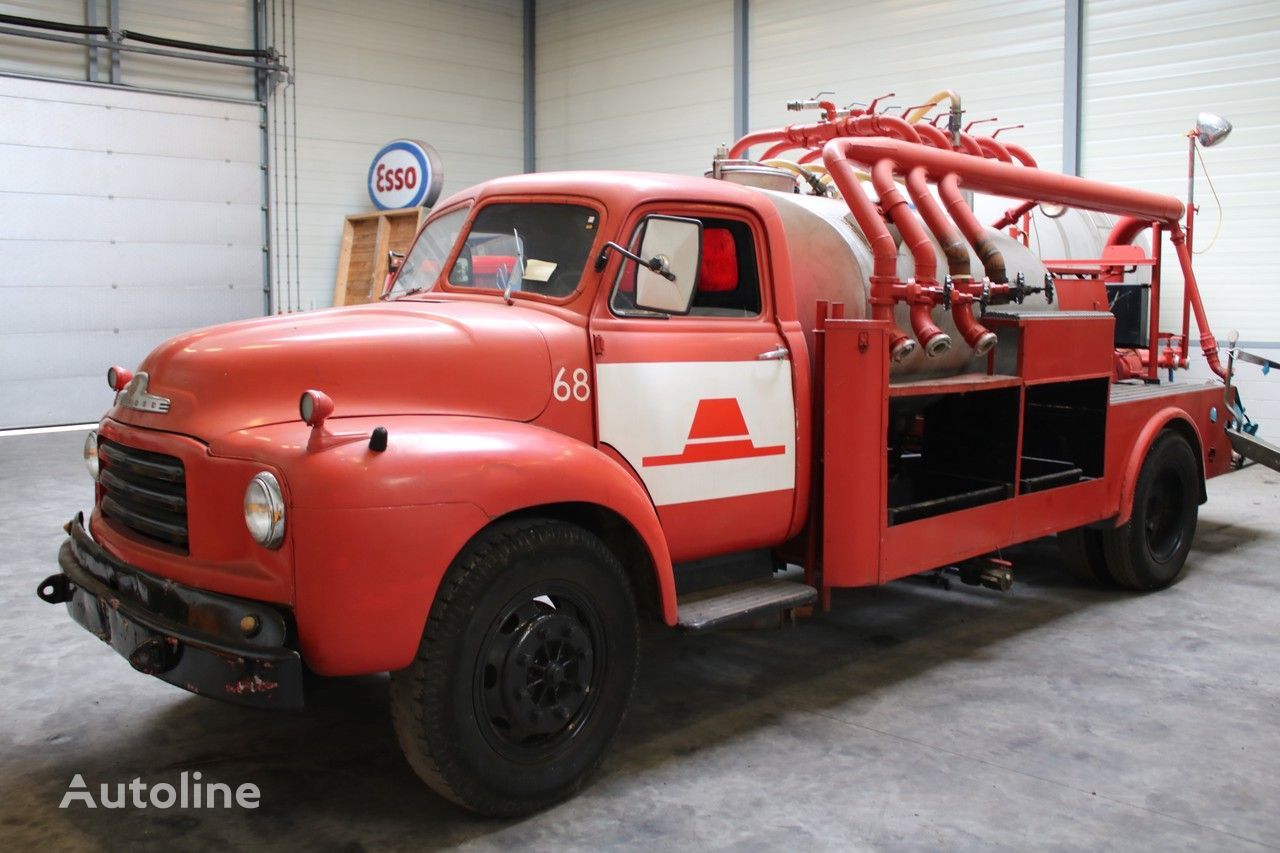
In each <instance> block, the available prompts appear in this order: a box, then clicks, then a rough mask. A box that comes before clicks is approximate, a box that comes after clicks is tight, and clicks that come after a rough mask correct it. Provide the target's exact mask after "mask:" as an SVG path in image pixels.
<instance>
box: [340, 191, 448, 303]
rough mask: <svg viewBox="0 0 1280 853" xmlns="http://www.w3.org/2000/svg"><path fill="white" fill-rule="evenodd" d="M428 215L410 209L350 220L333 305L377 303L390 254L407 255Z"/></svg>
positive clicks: (420, 209)
mask: <svg viewBox="0 0 1280 853" xmlns="http://www.w3.org/2000/svg"><path fill="white" fill-rule="evenodd" d="M428 212H429V210H428V209H427V208H425V207H410V208H405V209H404V210H379V211H376V212H374V213H356V214H352V215H351V216H348V217H347V221H346V223H345V224H344V225H343V226H342V247H341V249H340V250H339V252H338V280H337V284H336V285H335V286H334V289H333V304H334V305H360V304H362V303H364V302H372V301H373V300H374V299H377V298H378V295H379V294H380V293H382V283H383V281H385V280H386V277H387V252H390V251H394V252H407V251H408V250H409V245H410V244H411V243H412V242H413V237H414V235H415V234H417V233H418V226H419V225H421V224H422V220H423V219H425V218H426V216H427V213H428Z"/></svg>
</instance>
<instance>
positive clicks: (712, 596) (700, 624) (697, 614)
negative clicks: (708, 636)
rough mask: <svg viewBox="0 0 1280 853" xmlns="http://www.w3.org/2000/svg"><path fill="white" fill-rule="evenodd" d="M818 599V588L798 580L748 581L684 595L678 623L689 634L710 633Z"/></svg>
mask: <svg viewBox="0 0 1280 853" xmlns="http://www.w3.org/2000/svg"><path fill="white" fill-rule="evenodd" d="M817 599H818V591H817V590H816V589H814V588H813V587H811V586H806V585H805V584H802V583H796V582H795V581H787V580H779V579H777V578H764V579H762V580H755V581H747V582H745V583H736V584H732V585H730V586H722V587H717V588H715V589H708V590H705V591H703V592H695V593H690V594H689V595H684V596H681V597H680V599H679V613H678V616H677V619H676V624H678V625H679V626H680V627H681V628H684V629H685V630H686V631H706V630H708V629H711V628H718V627H720V626H721V625H725V624H727V623H730V622H736V621H738V620H740V619H748V618H750V617H752V616H761V615H764V614H767V613H778V614H781V613H782V612H784V611H787V610H794V609H795V608H797V607H804V606H805V605H808V604H813V603H814V602H815V601H817Z"/></svg>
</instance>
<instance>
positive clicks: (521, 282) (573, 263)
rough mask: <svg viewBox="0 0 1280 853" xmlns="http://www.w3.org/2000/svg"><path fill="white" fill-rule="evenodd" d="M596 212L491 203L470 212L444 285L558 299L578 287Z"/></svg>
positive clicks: (564, 206) (562, 206)
mask: <svg viewBox="0 0 1280 853" xmlns="http://www.w3.org/2000/svg"><path fill="white" fill-rule="evenodd" d="M596 225H597V216H596V212H595V211H594V210H592V209H591V208H589V207H582V206H580V205H576V204H491V205H489V206H488V207H485V208H483V209H481V211H480V212H479V213H477V214H476V218H475V221H474V222H473V223H472V224H471V230H470V231H469V232H468V233H467V239H466V242H465V243H464V244H463V246H462V250H461V251H460V252H459V253H458V259H457V260H456V261H454V264H453V267H452V268H451V269H450V270H449V279H448V284H449V286H450V287H462V288H475V289H484V290H498V291H503V292H511V293H533V294H538V295H541V296H551V297H556V298H559V297H564V296H568V295H570V294H571V293H573V292H574V291H575V290H577V289H578V282H579V281H580V280H581V279H582V271H583V270H584V269H585V268H586V266H587V260H588V255H589V254H590V252H591V245H592V243H593V242H595V235H596Z"/></svg>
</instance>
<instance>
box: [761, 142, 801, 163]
mask: <svg viewBox="0 0 1280 853" xmlns="http://www.w3.org/2000/svg"><path fill="white" fill-rule="evenodd" d="M792 148H795V146H794V145H792V144H791V143H790V142H788V141H786V140H783V141H782V142H779V143H778V144H777V145H774V146H772V147H770V148H769V150H768V151H765V152H764V154H763V155H761V157H760V159H761V160H772V159H773V158H774V157H777V156H778V155H779V154H781V153H782V152H784V151H790V150H791V149H792Z"/></svg>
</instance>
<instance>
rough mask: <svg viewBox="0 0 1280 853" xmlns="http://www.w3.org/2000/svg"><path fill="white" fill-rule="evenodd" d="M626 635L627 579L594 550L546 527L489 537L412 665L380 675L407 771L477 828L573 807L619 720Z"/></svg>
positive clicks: (608, 555) (630, 640)
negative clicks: (386, 680) (570, 799)
mask: <svg viewBox="0 0 1280 853" xmlns="http://www.w3.org/2000/svg"><path fill="white" fill-rule="evenodd" d="M638 631H639V626H638V622H637V618H636V609H635V602H634V599H633V597H632V593H631V588H630V584H629V583H628V581H627V576H626V573H625V571H624V570H623V568H622V565H621V563H620V562H619V561H618V558H617V557H616V556H614V554H613V553H612V552H611V551H610V550H609V549H608V547H607V546H606V545H605V544H604V542H602V541H601V540H600V539H599V537H597V536H595V535H593V534H592V533H590V532H589V531H587V530H584V529H583V528H581V527H578V526H576V525H573V524H568V523H566V522H562V521H556V520H552V519H520V520H516V521H510V522H503V523H500V524H498V525H495V526H494V527H492V528H490V529H489V530H487V531H485V532H484V533H482V534H481V535H480V536H479V537H477V539H476V540H475V541H473V542H472V543H471V544H470V545H468V546H467V548H466V549H465V550H464V551H463V552H462V553H461V554H460V555H459V556H458V558H457V560H455V561H454V564H453V565H452V566H451V567H450V569H449V571H448V572H447V573H446V575H445V577H444V580H443V581H442V582H441V586H440V589H439V591H438V592H437V594H436V600H435V603H434V604H433V605H432V607H431V613H430V615H429V616H428V618H427V626H426V630H425V631H424V633H423V638H422V644H421V646H420V647H419V650H418V655H417V657H416V658H415V660H414V661H413V663H412V664H410V665H409V667H407V668H406V669H403V670H400V671H399V672H395V673H393V674H392V677H391V709H392V718H393V720H394V723H395V730H396V735H397V737H398V739H399V741H400V746H401V748H402V749H403V750H404V753H405V756H406V758H408V760H409V764H410V765H411V766H412V767H413V769H414V770H415V771H416V772H417V774H418V775H419V776H420V777H421V778H422V779H423V781H425V782H426V783H427V784H428V785H429V786H430V787H431V788H432V789H433V790H435V791H436V792H437V793H439V794H441V795H442V796H444V797H446V798H448V799H450V800H453V801H454V802H456V803H458V804H460V805H462V806H464V807H466V808H468V809H471V810H472V811H475V812H479V813H481V814H486V815H518V814H526V813H528V812H532V811H536V810H538V809H541V808H544V807H546V806H548V805H551V804H552V803H554V802H557V801H559V800H562V799H564V798H565V797H567V796H569V795H571V794H572V793H573V792H574V791H576V790H577V789H578V788H579V787H580V786H581V785H582V782H583V781H584V779H585V778H586V777H587V775H589V774H590V772H591V771H592V770H594V769H595V767H596V766H597V765H598V764H599V763H600V760H601V758H602V757H603V755H604V750H605V748H606V747H607V746H608V744H609V742H610V740H611V739H612V738H613V734H614V732H615V731H616V730H617V727H618V724H619V723H620V722H621V721H622V716H623V713H624V711H625V709H626V706H627V702H628V701H629V699H630V696H631V691H632V688H633V686H634V683H635V675H636V669H637V663H638V657H639V639H638Z"/></svg>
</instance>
